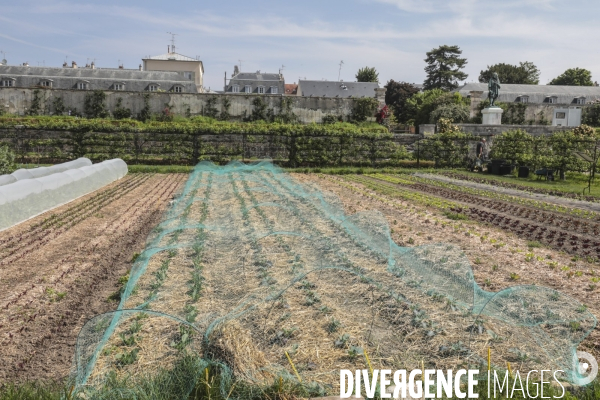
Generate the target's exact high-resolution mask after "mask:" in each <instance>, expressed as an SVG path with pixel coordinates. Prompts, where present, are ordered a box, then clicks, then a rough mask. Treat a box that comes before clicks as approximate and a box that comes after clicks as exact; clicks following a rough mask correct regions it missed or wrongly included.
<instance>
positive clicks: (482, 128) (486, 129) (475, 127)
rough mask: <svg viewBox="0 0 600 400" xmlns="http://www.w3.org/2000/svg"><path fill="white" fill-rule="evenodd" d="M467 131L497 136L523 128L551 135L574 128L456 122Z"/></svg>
mask: <svg viewBox="0 0 600 400" xmlns="http://www.w3.org/2000/svg"><path fill="white" fill-rule="evenodd" d="M456 125H457V126H458V127H460V129H461V130H462V131H463V132H465V133H470V134H473V135H476V136H495V135H500V134H501V133H503V132H506V131H511V130H516V129H521V130H524V131H526V132H527V133H529V134H531V135H534V136H540V135H551V134H553V133H554V132H558V131H566V130H571V129H573V128H572V127H566V126H550V125H483V124H456Z"/></svg>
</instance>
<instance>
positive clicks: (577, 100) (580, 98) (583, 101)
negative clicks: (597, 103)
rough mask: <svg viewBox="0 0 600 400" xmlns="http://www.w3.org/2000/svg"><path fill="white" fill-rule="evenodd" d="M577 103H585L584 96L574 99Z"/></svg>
mask: <svg viewBox="0 0 600 400" xmlns="http://www.w3.org/2000/svg"><path fill="white" fill-rule="evenodd" d="M575 102H576V103H577V104H585V97H578V98H576V99H575Z"/></svg>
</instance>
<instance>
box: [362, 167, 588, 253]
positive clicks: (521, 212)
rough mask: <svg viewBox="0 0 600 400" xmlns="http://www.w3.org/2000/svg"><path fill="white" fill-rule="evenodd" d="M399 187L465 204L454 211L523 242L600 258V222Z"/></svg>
mask: <svg viewBox="0 0 600 400" xmlns="http://www.w3.org/2000/svg"><path fill="white" fill-rule="evenodd" d="M367 179H370V180H373V181H374V182H377V183H378V184H382V185H387V186H391V187H394V186H396V185H395V184H393V183H389V182H384V181H382V180H380V179H375V178H367ZM398 186H400V187H402V188H411V189H413V190H415V191H418V192H422V193H427V194H428V195H431V196H435V197H438V198H442V199H450V200H453V201H455V202H457V203H459V204H463V205H465V206H466V207H465V208H457V209H454V210H452V211H454V212H458V213H464V214H466V215H467V216H468V217H469V218H471V219H474V220H476V221H479V222H482V223H487V224H490V225H495V226H497V227H499V228H502V229H505V230H508V231H511V232H514V233H515V234H517V235H518V236H519V237H522V238H524V239H527V240H531V241H539V242H541V243H544V244H546V245H549V246H551V247H554V248H556V249H559V250H563V251H566V252H568V253H571V254H577V255H579V256H582V257H591V258H600V221H598V220H595V219H592V220H588V219H584V218H577V217H575V216H572V215H567V214H563V213H560V212H553V211H548V210H545V211H544V210H540V209H536V208H534V207H530V206H526V205H520V204H514V203H510V202H507V201H502V200H494V199H490V198H486V197H483V196H476V195H472V194H468V193H461V192H456V191H453V190H449V189H444V188H441V187H437V186H433V185H427V184H424V183H415V184H412V185H398Z"/></svg>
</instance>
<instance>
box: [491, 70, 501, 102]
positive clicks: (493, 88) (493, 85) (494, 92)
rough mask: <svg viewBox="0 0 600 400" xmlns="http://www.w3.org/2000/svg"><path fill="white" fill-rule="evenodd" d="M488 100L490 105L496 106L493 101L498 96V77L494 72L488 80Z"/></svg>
mask: <svg viewBox="0 0 600 400" xmlns="http://www.w3.org/2000/svg"><path fill="white" fill-rule="evenodd" d="M488 89H489V92H488V100H489V101H490V107H496V105H495V104H494V102H495V101H496V99H497V98H498V92H499V90H500V78H498V73H497V72H494V74H493V75H492V77H491V78H490V81H489V82H488Z"/></svg>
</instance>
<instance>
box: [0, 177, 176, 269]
mask: <svg viewBox="0 0 600 400" xmlns="http://www.w3.org/2000/svg"><path fill="white" fill-rule="evenodd" d="M142 184H143V181H142V182H139V181H138V182H135V184H134V185H133V186H130V187H129V188H130V189H135V188H137V187H138V186H140V185H142ZM166 184H167V183H166V182H163V183H162V184H161V187H163V186H165V185H166ZM121 193H126V192H125V191H119V192H116V193H112V195H111V196H110V197H109V196H104V197H102V199H101V200H100V201H99V202H97V203H92V205H91V206H90V204H89V203H88V207H86V209H85V212H80V213H77V216H76V217H73V214H72V213H71V212H70V211H69V210H66V211H65V213H66V214H67V215H68V218H69V219H68V221H66V222H65V223H64V224H61V225H60V228H54V229H52V228H45V229H42V230H37V231H36V232H35V234H33V235H31V236H30V237H28V241H26V242H18V244H19V245H18V246H17V247H13V248H12V250H10V251H9V252H8V253H7V254H6V255H5V256H4V259H3V260H2V261H0V266H1V265H7V264H9V263H11V262H13V261H15V260H18V259H21V258H23V257H25V256H27V255H28V254H31V253H33V252H34V251H36V250H37V249H39V248H41V247H43V246H44V245H46V244H47V243H49V242H50V241H52V240H54V239H56V238H57V237H59V236H60V235H62V234H63V233H65V232H67V231H68V230H69V229H70V228H71V227H73V226H75V225H76V224H78V223H80V222H82V221H84V220H85V219H87V218H89V217H90V216H93V215H94V214H95V213H96V212H97V211H99V210H100V209H102V208H104V207H105V206H107V205H109V204H111V203H112V202H113V201H114V200H115V199H117V198H119V197H120V195H121ZM132 206H133V204H132V205H130V207H132ZM75 207H77V206H75ZM55 215H56V214H55ZM61 218H62V213H61V214H59V216H58V217H57V218H56V219H57V220H58V219H61Z"/></svg>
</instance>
